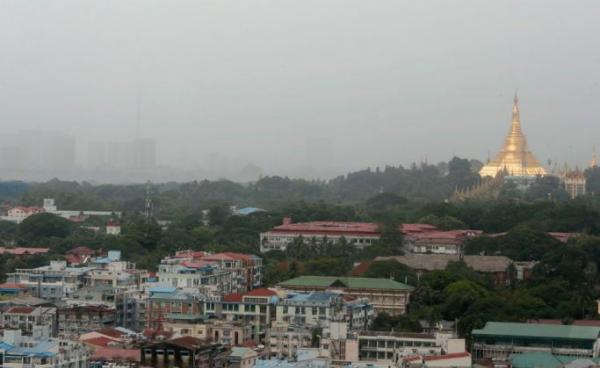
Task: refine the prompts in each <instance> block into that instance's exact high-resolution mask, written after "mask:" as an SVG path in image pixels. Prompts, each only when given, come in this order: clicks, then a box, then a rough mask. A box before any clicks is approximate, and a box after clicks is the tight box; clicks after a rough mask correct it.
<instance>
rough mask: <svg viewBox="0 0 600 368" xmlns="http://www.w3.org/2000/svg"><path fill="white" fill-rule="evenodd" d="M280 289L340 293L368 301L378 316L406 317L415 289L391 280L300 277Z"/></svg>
mask: <svg viewBox="0 0 600 368" xmlns="http://www.w3.org/2000/svg"><path fill="white" fill-rule="evenodd" d="M278 287H279V288H281V289H284V290H288V291H337V292H341V293H342V294H343V295H344V296H348V297H354V298H366V299H368V300H369V303H370V304H372V305H373V308H374V309H375V312H377V313H382V312H385V313H388V314H389V315H392V316H394V315H401V314H405V313H406V308H407V306H408V303H409V301H410V294H411V293H412V291H413V289H414V288H413V287H412V286H409V285H406V284H403V283H401V282H397V281H394V280H390V279H376V278H366V277H334V276H300V277H296V278H294V279H291V280H287V281H283V282H280V283H279V284H278Z"/></svg>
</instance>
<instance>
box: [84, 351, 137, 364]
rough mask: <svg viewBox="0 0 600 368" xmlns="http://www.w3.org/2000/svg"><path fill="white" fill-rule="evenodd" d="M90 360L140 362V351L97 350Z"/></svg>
mask: <svg viewBox="0 0 600 368" xmlns="http://www.w3.org/2000/svg"><path fill="white" fill-rule="evenodd" d="M90 359H91V360H117V361H123V360H128V361H134V362H140V361H141V360H142V359H141V350H139V349H120V348H98V349H96V350H95V351H94V353H93V354H92V356H91V357H90Z"/></svg>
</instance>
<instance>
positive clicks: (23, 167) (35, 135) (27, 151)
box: [0, 130, 75, 174]
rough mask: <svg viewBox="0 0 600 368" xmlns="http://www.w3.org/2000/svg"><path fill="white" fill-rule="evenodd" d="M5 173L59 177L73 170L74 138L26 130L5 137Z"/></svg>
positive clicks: (3, 150)
mask: <svg viewBox="0 0 600 368" xmlns="http://www.w3.org/2000/svg"><path fill="white" fill-rule="evenodd" d="M1 153H2V157H1V159H0V162H1V164H2V167H3V168H5V169H11V170H17V171H35V172H46V173H50V174H53V173H59V172H64V171H68V170H73V169H74V168H75V138H73V137H72V136H70V135H68V134H65V133H62V132H53V131H38V130H27V131H20V132H18V133H16V134H13V135H9V136H6V137H4V142H2V151H1Z"/></svg>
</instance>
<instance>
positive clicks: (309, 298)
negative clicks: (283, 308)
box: [283, 291, 339, 304]
mask: <svg viewBox="0 0 600 368" xmlns="http://www.w3.org/2000/svg"><path fill="white" fill-rule="evenodd" d="M338 295H339V294H336V293H328V292H318V291H317V292H312V293H298V294H290V296H289V297H288V298H287V299H284V300H283V302H289V303H292V304H293V303H307V304H310V303H315V304H328V303H329V302H330V301H331V300H332V299H333V298H335V297H336V296H338Z"/></svg>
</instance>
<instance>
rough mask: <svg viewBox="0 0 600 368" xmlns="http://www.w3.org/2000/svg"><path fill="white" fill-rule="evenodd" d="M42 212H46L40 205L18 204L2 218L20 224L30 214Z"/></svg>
mask: <svg viewBox="0 0 600 368" xmlns="http://www.w3.org/2000/svg"><path fill="white" fill-rule="evenodd" d="M42 212H44V209H43V208H40V207H26V206H16V207H13V208H10V209H9V210H8V211H7V213H6V216H2V220H4V221H11V222H15V223H17V224H20V223H21V222H23V220H25V219H26V218H28V217H29V216H33V215H36V214H38V213H42Z"/></svg>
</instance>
